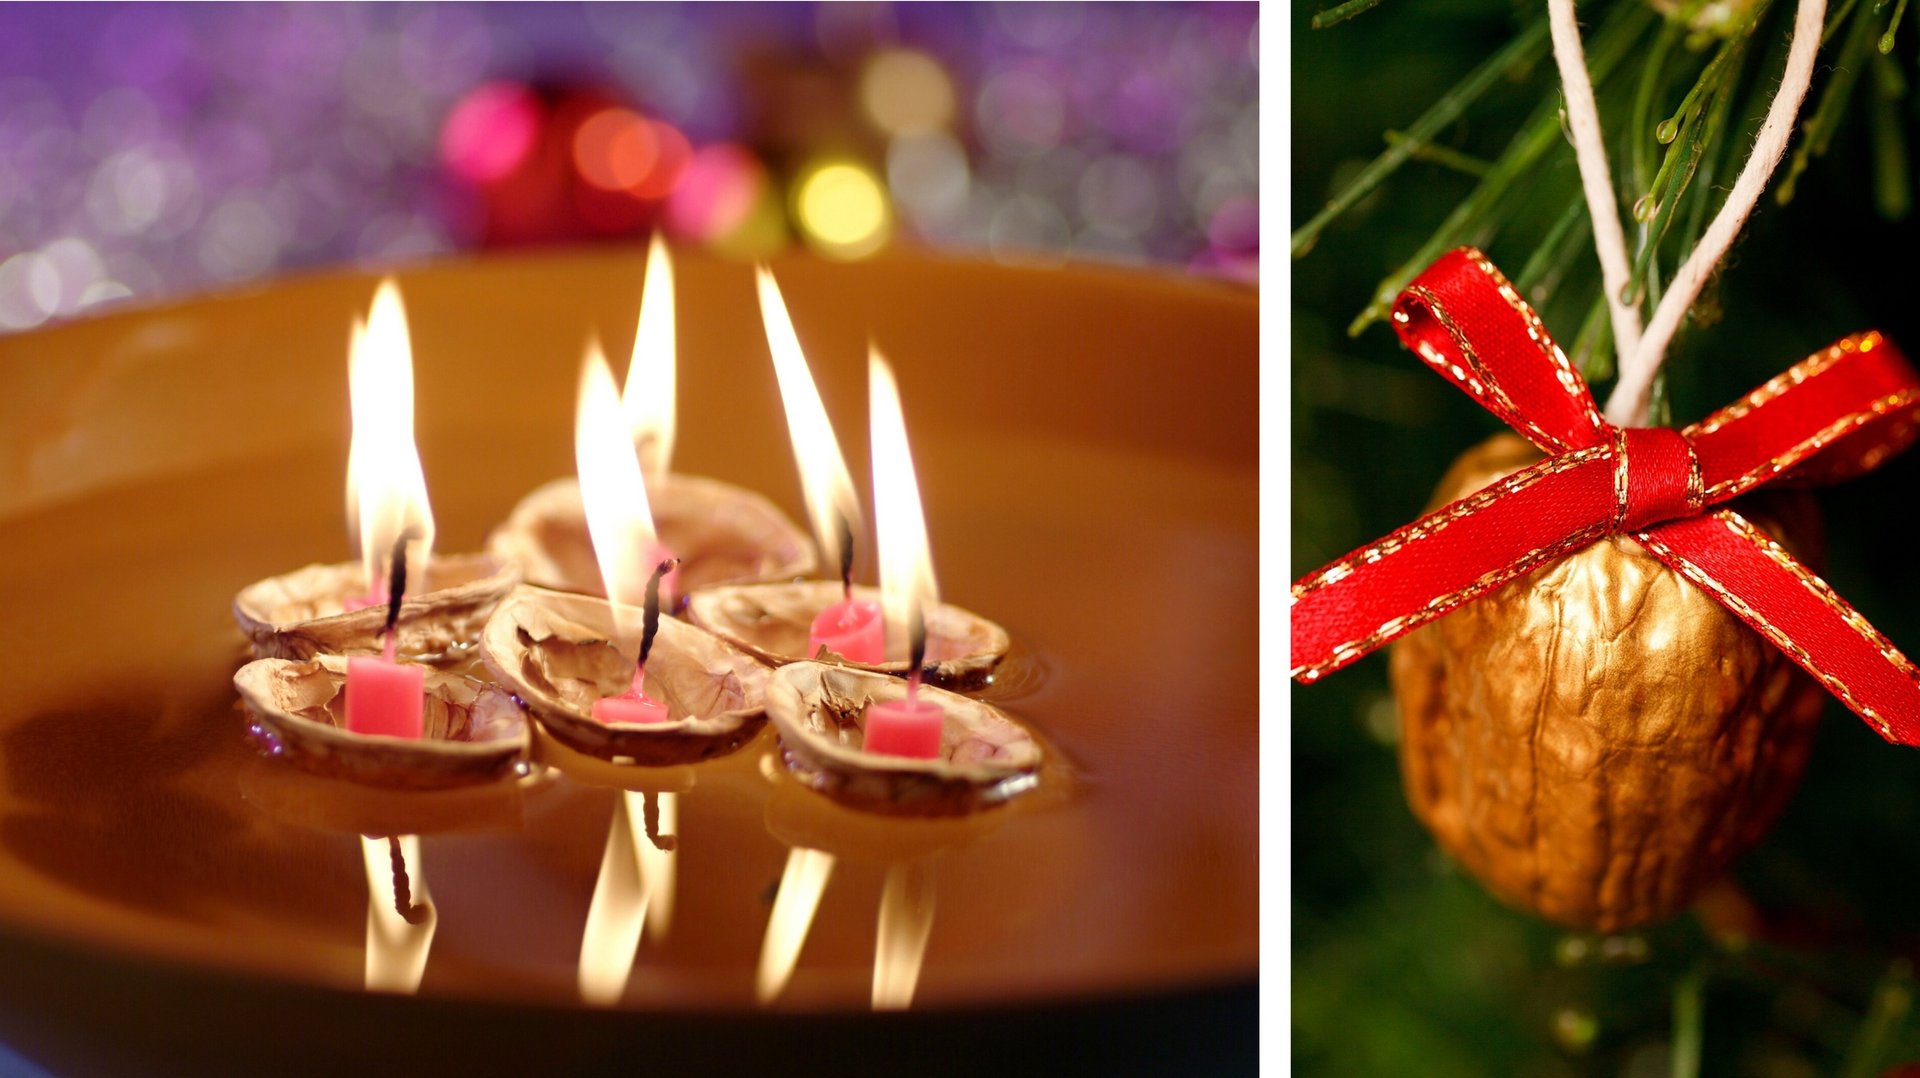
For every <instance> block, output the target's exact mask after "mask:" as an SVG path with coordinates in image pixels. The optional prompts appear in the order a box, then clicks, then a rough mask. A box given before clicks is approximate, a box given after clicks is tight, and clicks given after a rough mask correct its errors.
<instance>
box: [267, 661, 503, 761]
mask: <svg viewBox="0 0 1920 1078" xmlns="http://www.w3.org/2000/svg"><path fill="white" fill-rule="evenodd" d="M346 683H347V660H346V659H344V658H342V657H340V656H337V655H322V656H319V657H317V658H313V659H305V660H296V659H255V660H254V661H253V662H250V663H248V664H247V665H245V666H243V667H241V668H240V670H239V672H238V673H236V674H234V675H233V684H234V687H235V688H236V689H238V690H240V698H241V699H242V700H243V701H245V703H246V706H247V712H248V714H249V715H250V716H251V717H252V720H253V728H252V729H253V734H254V736H255V738H256V739H257V740H258V741H259V742H260V743H261V745H262V747H263V748H264V749H265V751H266V752H267V753H268V754H269V755H274V756H284V757H285V758H286V759H287V760H288V761H290V762H292V763H293V764H295V765H297V766H299V767H302V768H305V769H306V770H308V771H312V772H314V773H315V774H319V775H326V776H330V777H335V778H345V779H351V780H353V781H355V782H363V783H368V784H370V785H375V786H384V787H389V788H394V789H409V790H426V789H439V788H444V787H450V786H461V785H470V784H475V783H485V782H493V781H495V780H497V779H501V778H504V777H505V776H507V775H509V774H511V773H513V771H514V769H515V766H516V765H518V764H519V763H520V762H521V761H522V760H524V759H525V758H526V753H527V722H526V716H525V715H524V713H523V712H522V711H521V709H520V705H519V704H518V703H517V702H515V701H514V699H513V697H512V696H510V695H509V694H508V693H507V692H505V691H504V690H502V689H499V688H496V687H494V686H491V685H485V684H482V683H481V682H479V681H476V680H474V679H473V678H470V677H466V676H464V675H460V674H450V673H445V672H442V671H437V670H429V671H428V672H427V676H426V693H427V700H426V712H425V715H424V716H423V718H424V724H423V725H424V731H423V736H422V737H421V738H420V740H418V741H415V740H411V739H407V738H398V737H385V736H381V735H377V734H359V733H353V732H352V731H349V730H348V729H347V728H346V726H345V723H346V694H345V691H344V690H345V688H346Z"/></svg>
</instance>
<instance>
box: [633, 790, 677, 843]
mask: <svg viewBox="0 0 1920 1078" xmlns="http://www.w3.org/2000/svg"><path fill="white" fill-rule="evenodd" d="M640 819H641V820H642V821H643V822H645V824H646V826H647V841H649V842H651V843H653V848H654V849H656V850H665V851H668V852H672V851H673V850H675V849H677V848H678V847H679V845H680V840H679V838H677V837H676V836H673V835H663V834H661V833H660V795H659V794H653V793H649V794H642V795H641V799H640Z"/></svg>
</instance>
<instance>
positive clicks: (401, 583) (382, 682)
mask: <svg viewBox="0 0 1920 1078" xmlns="http://www.w3.org/2000/svg"><path fill="white" fill-rule="evenodd" d="M418 537H419V533H418V532H417V531H416V530H415V529H413V528H408V529H407V530H406V531H404V532H402V533H400V538H398V539H396V540H394V543H393V554H392V557H391V560H390V561H388V563H387V571H388V594H387V627H386V637H387V646H386V650H385V651H384V652H383V653H382V654H380V655H377V656H376V655H356V656H353V657H352V658H349V659H348V660H347V730H348V731H349V732H351V733H356V734H376V735H379V736H381V737H404V738H407V739H409V740H412V741H418V740H420V738H421V737H422V736H423V735H424V733H425V716H426V706H427V700H426V677H427V672H426V670H425V669H423V668H421V667H418V666H414V665H412V664H409V663H402V662H400V661H399V660H398V659H397V658H396V655H395V651H396V649H397V647H398V645H399V633H398V631H397V630H398V629H399V627H400V603H401V600H402V599H404V598H405V597H406V594H407V544H408V543H409V542H411V541H413V540H414V539H416V538H418Z"/></svg>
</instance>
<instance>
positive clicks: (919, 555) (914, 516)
mask: <svg viewBox="0 0 1920 1078" xmlns="http://www.w3.org/2000/svg"><path fill="white" fill-rule="evenodd" d="M867 401H868V407H869V409H870V413H871V414H870V416H869V424H870V430H871V433H872V437H873V515H874V531H875V533H876V534H877V535H878V540H877V542H878V544H879V547H880V599H881V603H882V606H883V608H884V610H885V613H886V620H887V653H888V654H889V655H891V656H895V657H898V658H907V657H908V652H909V648H910V647H911V640H910V636H911V634H912V632H913V631H914V626H915V625H916V624H918V623H919V619H920V617H921V615H922V613H923V611H924V610H925V608H926V607H927V606H928V605H931V604H932V603H934V602H936V601H938V599H939V598H940V589H939V587H938V585H937V584H936V583H935V582H934V579H933V554H932V552H931V551H930V550H929V549H928V546H927V518H926V514H925V512H924V511H923V510H922V509H921V507H920V483H919V481H918V480H917V479H916V478H915V477H914V471H913V453H912V451H911V449H910V448H909V447H908V445H907V421H906V417H905V416H904V415H903V414H902V413H901V410H900V387H899V385H898V384H897V383H895V382H894V379H893V368H892V367H891V366H889V365H888V364H887V360H886V357H884V356H882V355H881V354H880V351H879V349H877V348H876V349H870V350H869V351H868V355H867Z"/></svg>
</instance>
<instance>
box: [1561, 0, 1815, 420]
mask: <svg viewBox="0 0 1920 1078" xmlns="http://www.w3.org/2000/svg"><path fill="white" fill-rule="evenodd" d="M1554 2H1556V3H1557V2H1560V0H1554ZM1826 15H1827V4H1826V0H1800V5H1799V7H1798V8H1797V9H1796V10H1795V12H1794V16H1793V39H1792V43H1791V44H1790V45H1789V46H1788V47H1787V66H1786V70H1785V71H1784V72H1782V73H1781V76H1780V89H1779V90H1777V91H1775V93H1774V95H1773V103H1772V104H1771V105H1769V106H1767V118H1766V119H1765V121H1763V122H1762V123H1761V124H1760V134H1759V136H1758V137H1756V138H1755V139H1754V143H1753V152H1752V153H1750V154H1748V155H1747V163H1746V165H1745V166H1743V167H1742V168H1741V170H1740V176H1739V178H1738V179H1736V180H1734V183H1733V190H1732V191H1731V192H1729V193H1728V194H1727V201H1726V203H1725V204H1723V205H1722V206H1721V207H1720V212H1719V213H1718V214H1716V215H1714V218H1713V222H1712V223H1711V224H1709V225H1707V230H1706V232H1704V233H1703V234H1702V235H1701V237H1700V242H1699V243H1697V244H1695V245H1694V248H1693V252H1692V253H1691V254H1689V255H1688V256H1687V260H1686V261H1685V262H1683V263H1681V265H1680V269H1679V271H1678V272H1677V273H1675V274H1674V276H1673V281H1672V282H1671V283H1670V284H1668V286H1667V291H1666V294H1665V295H1664V296H1662V297H1661V298H1660V305H1659V306H1658V307H1655V308H1654V311H1653V317H1652V318H1651V319H1649V320H1648V321H1647V327H1646V332H1645V334H1644V335H1642V336H1641V338H1640V344H1639V346H1638V347H1637V348H1635V349H1634V350H1633V355H1632V358H1631V359H1630V360H1628V361H1625V362H1622V363H1621V364H1620V378H1619V381H1617V382H1615V383H1614V386H1613V393H1612V395H1610V396H1609V397H1608V398H1607V407H1606V416H1607V421H1608V422H1610V423H1614V424H1616V425H1619V426H1640V425H1642V424H1644V423H1646V421H1647V407H1648V405H1649V404H1650V403H1651V401H1652V396H1653V376H1654V375H1655V374H1656V373H1657V372H1658V371H1659V370H1660V364H1661V362H1662V361H1663V360H1665V359H1666V353H1667V345H1669V344H1671V343H1672V341H1673V335H1674V334H1675V333H1676V332H1678V331H1679V329H1680V320H1681V319H1682V318H1685V317H1686V315H1687V311H1688V310H1689V309H1690V308H1691V307H1692V306H1693V301H1694V300H1695V299H1697V298H1699V295H1700V290H1701V289H1702V288H1703V287H1705V286H1706V283H1707V278H1708V277H1710V276H1712V274H1713V271H1714V268H1715V267H1717V266H1718V265H1719V264H1720V261H1721V260H1722V259H1724V258H1725V257H1726V256H1727V251H1728V250H1729V249H1730V248H1732V246H1733V241H1734V240H1735V239H1736V238H1738V237H1739V235H1740V229H1741V228H1742V227H1743V226H1745V225H1746V223H1747V217H1748V216H1750V215H1751V214H1752V213H1753V208H1754V206H1755V205H1756V204H1757V203H1758V202H1759V201H1760V196H1761V195H1762V194H1763V193H1765V191H1766V189H1767V181H1768V180H1769V179H1770V178H1772V176H1773V170H1774V167H1775V166H1776V165H1778V164H1779V163H1780V157H1781V155H1782V154H1784V153H1786V149H1787V140H1788V139H1789V138H1790V137H1792V135H1793V125H1794V119H1795V117H1797V116H1798V115H1799V114H1800V105H1801V103H1802V102H1804V101H1805V100H1806V97H1807V87H1808V86H1809V85H1810V84H1811V83H1812V82H1813V61H1814V57H1815V55H1816V54H1817V53H1818V52H1819V51H1820V34H1821V30H1822V28H1823V25H1824V23H1825V21H1826ZM1581 77H1582V78H1583V79H1584V78H1585V74H1584V72H1583V73H1582V75H1581ZM1589 198H1591V195H1589Z"/></svg>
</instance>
